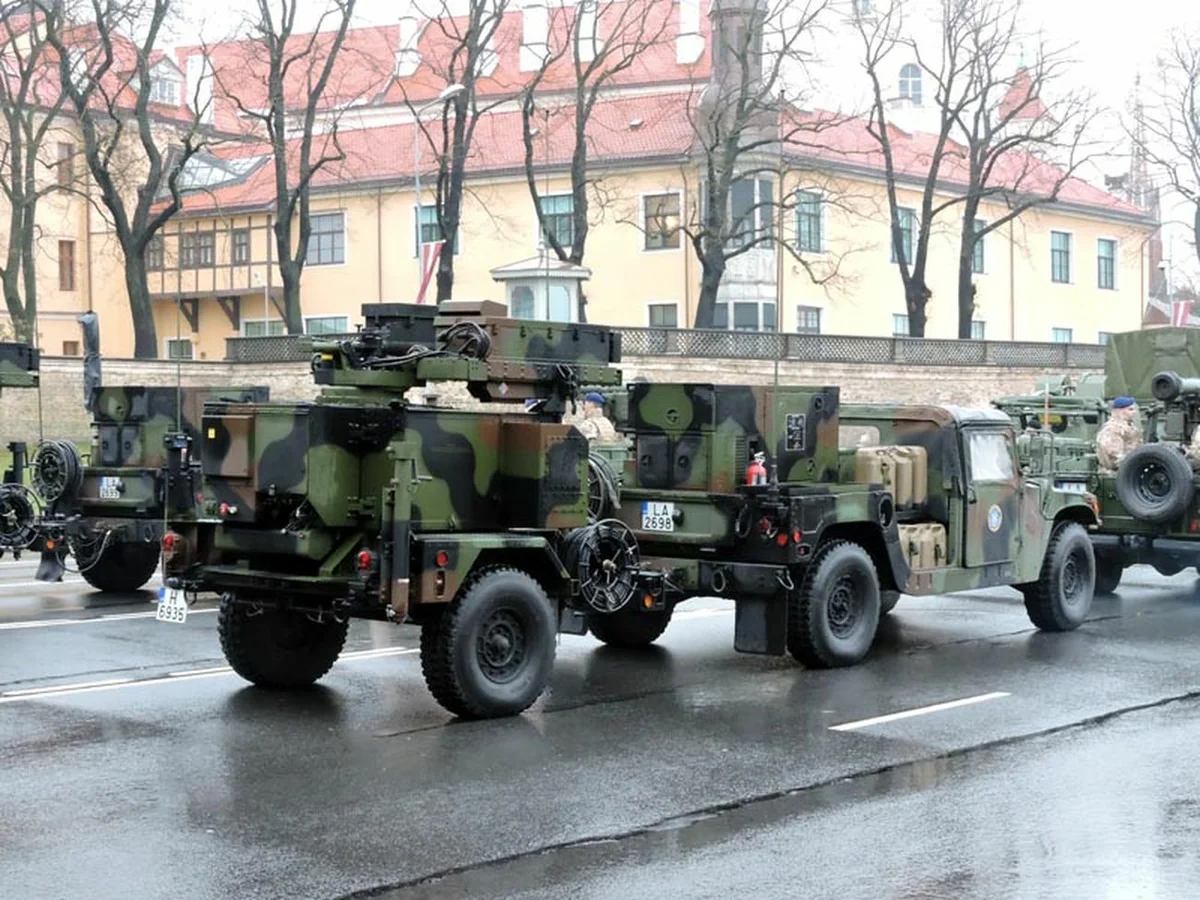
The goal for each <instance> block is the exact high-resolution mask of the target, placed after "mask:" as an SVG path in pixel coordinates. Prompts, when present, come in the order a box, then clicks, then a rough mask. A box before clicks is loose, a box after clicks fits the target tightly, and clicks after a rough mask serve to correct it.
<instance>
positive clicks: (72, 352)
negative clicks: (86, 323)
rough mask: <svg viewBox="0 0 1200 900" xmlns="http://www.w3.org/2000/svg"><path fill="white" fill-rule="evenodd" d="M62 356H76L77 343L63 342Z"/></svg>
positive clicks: (77, 350)
mask: <svg viewBox="0 0 1200 900" xmlns="http://www.w3.org/2000/svg"><path fill="white" fill-rule="evenodd" d="M62 355H63V356H78V355H79V341H63V354H62Z"/></svg>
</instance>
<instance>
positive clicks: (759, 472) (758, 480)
mask: <svg viewBox="0 0 1200 900" xmlns="http://www.w3.org/2000/svg"><path fill="white" fill-rule="evenodd" d="M766 458H767V455H766V454H765V453H755V454H754V462H752V463H750V465H748V466H747V467H746V484H748V485H754V484H766V483H767V467H766V465H765V464H764V460H766Z"/></svg>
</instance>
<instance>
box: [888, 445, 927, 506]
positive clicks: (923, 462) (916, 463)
mask: <svg viewBox="0 0 1200 900" xmlns="http://www.w3.org/2000/svg"><path fill="white" fill-rule="evenodd" d="M891 450H892V453H893V454H894V455H896V456H903V457H907V458H908V459H909V460H911V461H912V502H913V503H915V504H917V505H918V506H919V505H921V504H923V503H925V501H926V500H928V499H929V454H928V453H927V452H926V450H925V448H924V447H907V446H905V447H892V448H891Z"/></svg>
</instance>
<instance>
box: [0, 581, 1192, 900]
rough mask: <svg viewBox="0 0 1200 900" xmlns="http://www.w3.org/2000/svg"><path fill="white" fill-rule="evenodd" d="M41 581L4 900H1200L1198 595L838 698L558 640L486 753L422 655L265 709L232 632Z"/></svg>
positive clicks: (4, 695)
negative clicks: (554, 658)
mask: <svg viewBox="0 0 1200 900" xmlns="http://www.w3.org/2000/svg"><path fill="white" fill-rule="evenodd" d="M33 569H34V566H33V565H32V564H31V563H30V564H26V563H20V564H12V563H3V564H0V897H4V898H6V900H7V898H21V900H24V898H37V900H40V898H58V897H62V898H68V897H70V898H74V897H87V898H109V897H112V898H118V897H119V898H158V897H163V898H173V900H175V898H178V900H185V898H310V897H311V898H339V897H348V896H356V895H357V896H383V897H389V898H410V897H437V898H445V897H547V898H550V897H553V898H560V897H589V898H590V897H596V898H600V897H614V898H615V897H622V898H625V897H629V898H641V897H709V896H711V897H718V896H720V897H726V896H729V895H730V894H731V893H733V892H735V891H738V890H741V891H745V892H753V895H754V896H760V897H796V896H803V897H806V898H817V897H831V898H832V897H838V898H852V897H871V898H884V897H897V898H901V897H903V898H910V897H911V898H940V897H1000V896H1003V897H1089V898H1091V897H1114V898H1115V897H1120V898H1125V897H1190V896H1196V895H1197V893H1198V892H1200V789H1198V785H1197V776H1196V775H1195V774H1194V769H1195V765H1194V762H1193V761H1194V758H1195V751H1194V748H1195V746H1196V743H1197V739H1198V738H1200V721H1198V718H1197V714H1198V713H1200V700H1196V699H1194V697H1196V696H1200V597H1198V595H1197V591H1196V586H1197V579H1196V575H1195V574H1194V573H1191V572H1189V573H1185V574H1182V575H1179V576H1176V577H1175V578H1172V579H1163V578H1160V577H1159V576H1157V575H1154V573H1152V572H1149V571H1146V570H1140V569H1139V570H1133V571H1131V572H1130V573H1127V577H1126V581H1125V583H1124V585H1123V586H1122V588H1121V591H1120V594H1119V596H1117V597H1111V598H1098V599H1097V602H1096V604H1095V606H1094V609H1093V617H1092V621H1090V622H1089V623H1088V624H1087V625H1085V626H1084V627H1083V628H1082V629H1081V630H1079V631H1078V632H1075V633H1072V634H1069V635H1043V634H1039V633H1037V632H1035V631H1033V630H1032V628H1031V626H1030V625H1029V624H1028V621H1027V620H1026V618H1025V615H1024V610H1023V608H1022V607H1021V605H1020V602H1019V599H1018V595H1017V594H1016V593H1015V592H1012V591H1009V590H1007V589H997V590H992V591H987V592H978V593H973V594H970V595H959V596H956V597H949V598H934V599H921V600H918V599H909V598H905V599H904V600H902V601H901V603H900V606H899V607H898V609H897V611H896V612H895V613H894V614H893V616H891V617H889V621H887V622H886V624H885V626H884V628H883V633H882V634H881V637H880V640H879V642H878V646H877V649H876V651H875V652H874V654H873V655H872V657H871V659H870V660H869V661H868V662H866V663H865V664H863V665H861V666H859V667H857V668H854V669H849V670H842V671H836V672H806V671H804V670H802V669H800V668H798V667H796V666H794V665H792V664H791V663H789V662H788V661H787V660H783V659H765V658H757V657H749V656H740V655H738V654H736V653H734V652H733V650H732V647H731V644H732V626H733V619H732V615H731V614H730V611H729V610H728V609H727V608H726V607H725V606H724V605H723V604H721V603H719V602H717V601H706V602H698V603H693V604H689V605H687V606H685V607H684V608H683V609H681V611H680V614H679V616H678V618H677V621H675V622H674V623H673V624H672V626H671V627H670V629H669V630H668V632H667V634H666V636H665V638H664V639H663V641H662V646H661V647H659V648H655V649H654V650H653V651H651V652H642V653H627V652H617V651H612V650H609V649H607V648H603V647H601V646H600V645H599V644H597V643H596V642H595V641H594V640H592V639H591V638H575V637H563V639H562V642H561V645H560V648H559V662H558V666H557V670H556V673H555V677H554V679H553V682H552V688H551V690H550V692H549V693H548V694H547V696H546V697H544V698H543V699H542V700H541V701H539V703H538V704H537V705H536V706H535V707H534V709H533V710H532V711H531V712H529V713H528V714H526V715H524V716H521V717H519V718H516V719H510V720H504V721H497V722H482V723H460V722H455V721H453V720H452V719H451V718H450V717H449V716H448V715H447V714H446V713H444V712H443V711H442V710H441V709H440V708H439V707H438V706H437V705H436V704H434V703H433V701H432V700H431V699H430V698H429V697H428V695H427V694H426V693H425V690H424V687H423V684H422V682H421V678H420V668H419V663H418V659H417V655H416V653H415V647H416V633H415V631H414V630H412V629H409V628H397V627H393V626H386V625H381V624H373V623H355V624H354V627H353V628H352V630H351V638H350V641H349V643H348V647H347V653H346V654H345V657H344V658H343V661H341V662H339V664H338V665H337V666H336V667H335V668H334V670H333V672H332V673H331V674H330V675H329V676H328V677H327V678H326V679H325V680H324V681H323V682H322V683H321V685H320V686H319V687H318V688H317V689H314V690H312V691H306V692H301V693H296V694H272V693H265V692H261V691H258V690H256V689H253V688H249V687H246V686H245V685H244V684H243V683H242V682H241V681H240V680H239V679H237V678H236V676H233V675H231V674H230V673H228V672H227V671H226V670H225V669H224V661H223V660H222V659H221V657H220V651H219V648H218V645H217V639H216V634H215V616H214V615H213V613H212V608H211V604H201V605H200V606H199V607H198V608H195V609H193V614H192V615H191V616H190V617H189V621H188V623H187V624H186V625H183V626H175V625H165V624H159V623H156V622H155V621H154V619H153V606H152V604H151V603H150V602H149V601H150V599H151V597H152V595H151V594H149V593H145V594H142V595H140V596H130V597H117V598H108V597H101V596H99V595H96V594H93V593H91V592H89V591H88V590H86V588H83V587H81V586H80V585H79V584H77V583H67V584H64V585H61V586H53V587H43V586H38V585H36V584H34V583H32V581H33ZM68 579H69V581H70V580H71V579H70V576H68ZM928 707H933V708H932V709H929V708H928ZM899 713H905V715H904V716H901V717H896V714H899ZM879 717H883V719H882V720H879V721H877V720H878V719H879Z"/></svg>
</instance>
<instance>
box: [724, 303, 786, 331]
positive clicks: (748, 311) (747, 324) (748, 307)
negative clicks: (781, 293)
mask: <svg viewBox="0 0 1200 900" xmlns="http://www.w3.org/2000/svg"><path fill="white" fill-rule="evenodd" d="M730 305H732V306H733V323H732V325H733V330H734V331H774V330H775V312H776V310H775V303H774V302H773V301H765V302H762V303H756V302H753V301H747V302H739V303H734V304H729V303H718V304H717V305H716V306H715V307H714V309H713V324H712V327H713V328H719V329H721V330H728V329H729V327H730V321H729V313H730V309H729V307H730Z"/></svg>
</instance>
